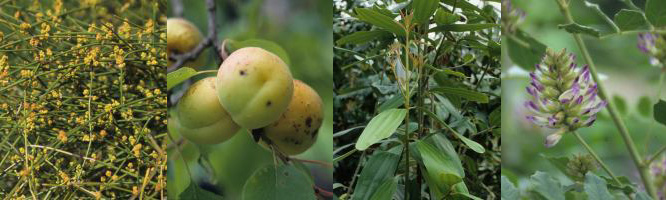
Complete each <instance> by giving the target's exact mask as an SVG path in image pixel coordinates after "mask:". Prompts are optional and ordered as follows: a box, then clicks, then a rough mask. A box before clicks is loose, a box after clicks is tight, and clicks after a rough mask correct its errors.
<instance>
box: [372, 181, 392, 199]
mask: <svg viewBox="0 0 666 200" xmlns="http://www.w3.org/2000/svg"><path fill="white" fill-rule="evenodd" d="M397 189H398V177H394V178H392V179H389V180H386V181H384V183H382V185H380V186H379V188H377V191H375V193H374V194H372V198H370V200H385V199H391V198H392V197H393V194H394V193H395V191H396V190H397Z"/></svg>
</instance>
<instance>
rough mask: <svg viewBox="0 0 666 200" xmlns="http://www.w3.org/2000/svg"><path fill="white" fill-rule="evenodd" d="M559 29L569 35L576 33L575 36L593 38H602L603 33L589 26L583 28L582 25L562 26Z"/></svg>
mask: <svg viewBox="0 0 666 200" xmlns="http://www.w3.org/2000/svg"><path fill="white" fill-rule="evenodd" d="M557 27H559V28H560V29H564V30H566V31H567V32H569V33H574V34H585V35H590V36H593V37H597V38H598V37H601V32H599V30H597V29H595V28H592V27H589V26H583V25H580V24H576V23H573V24H560V25H558V26H557Z"/></svg>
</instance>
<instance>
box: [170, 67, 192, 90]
mask: <svg viewBox="0 0 666 200" xmlns="http://www.w3.org/2000/svg"><path fill="white" fill-rule="evenodd" d="M194 75H197V71H196V70H194V69H192V68H189V67H183V68H180V69H178V70H176V71H174V72H171V73H169V74H167V90H171V88H173V87H175V86H176V85H178V84H180V83H182V82H183V81H185V80H187V79H189V78H190V77H192V76H194Z"/></svg>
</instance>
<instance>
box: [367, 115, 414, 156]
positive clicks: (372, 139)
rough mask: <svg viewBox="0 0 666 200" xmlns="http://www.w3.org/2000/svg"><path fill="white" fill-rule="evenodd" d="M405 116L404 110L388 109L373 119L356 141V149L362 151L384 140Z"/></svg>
mask: <svg viewBox="0 0 666 200" xmlns="http://www.w3.org/2000/svg"><path fill="white" fill-rule="evenodd" d="M405 115H407V110H405V109H390V110H386V111H384V112H381V113H379V114H378V115H377V116H375V117H373V118H372V120H370V123H368V126H366V127H365V129H363V132H362V133H361V136H359V137H358V140H357V141H356V149H358V150H360V151H363V150H365V149H367V148H368V147H370V145H373V144H375V143H377V142H379V141H380V140H383V139H386V138H388V137H389V136H391V134H393V132H395V130H396V129H397V128H398V126H400V124H401V123H402V121H403V120H404V119H405Z"/></svg>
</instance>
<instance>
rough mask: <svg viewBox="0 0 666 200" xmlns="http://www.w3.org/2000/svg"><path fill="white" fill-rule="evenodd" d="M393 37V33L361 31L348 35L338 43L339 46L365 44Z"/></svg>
mask: <svg viewBox="0 0 666 200" xmlns="http://www.w3.org/2000/svg"><path fill="white" fill-rule="evenodd" d="M388 36H391V33H389V32H387V31H384V30H374V31H359V32H355V33H352V34H350V35H347V36H345V37H343V38H340V39H339V40H338V41H336V43H337V44H338V45H343V44H363V43H366V42H370V41H372V40H375V39H378V38H384V37H388Z"/></svg>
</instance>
